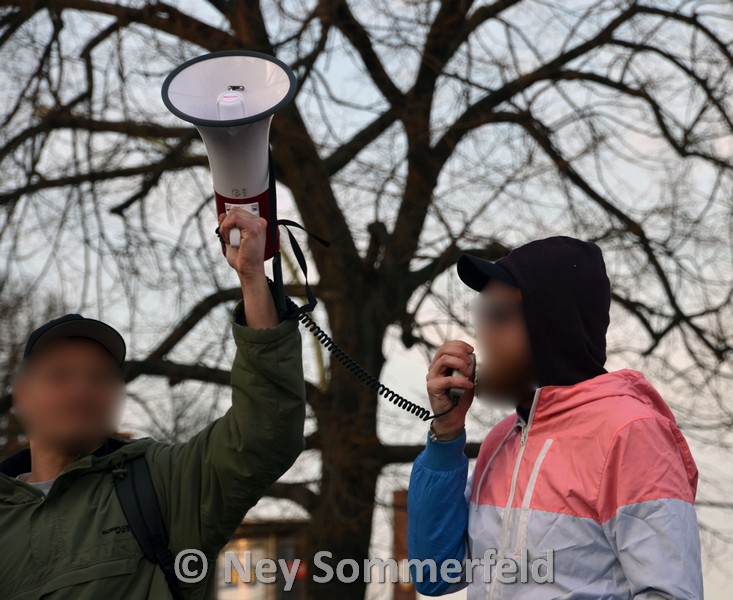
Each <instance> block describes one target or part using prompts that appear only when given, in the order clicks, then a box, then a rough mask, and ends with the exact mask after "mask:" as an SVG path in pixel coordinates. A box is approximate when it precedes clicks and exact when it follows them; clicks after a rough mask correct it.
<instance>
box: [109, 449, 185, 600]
mask: <svg viewBox="0 0 733 600" xmlns="http://www.w3.org/2000/svg"><path fill="white" fill-rule="evenodd" d="M125 471H126V472H125ZM115 489H116V491H117V497H118V498H119V500H120V504H121V505H122V512H123V513H124V514H125V518H126V519H127V523H128V524H129V525H130V529H132V533H133V535H134V536H135V539H136V540H137V543H138V544H139V545H140V549H141V550H142V552H143V555H144V556H145V558H147V559H148V560H149V561H151V562H152V563H157V564H159V565H160V568H161V569H162V571H163V574H164V575H165V579H166V581H167V582H168V587H169V588H170V591H171V594H172V595H173V598H174V599H175V600H183V594H182V593H181V589H180V587H179V582H178V578H177V577H176V573H175V569H174V562H175V558H174V557H173V553H172V552H171V551H170V548H169V547H168V533H167V532H166V529H165V524H164V523H163V518H162V517H161V515H160V507H159V506H158V497H157V496H156V495H155V489H154V488H153V480H152V479H151V477H150V470H149V469H148V463H147V462H145V456H144V455H142V456H138V457H136V458H133V459H132V460H129V461H127V462H125V464H124V465H123V468H122V469H121V470H120V471H116V472H115Z"/></svg>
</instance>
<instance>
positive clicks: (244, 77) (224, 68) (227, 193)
mask: <svg viewBox="0 0 733 600" xmlns="http://www.w3.org/2000/svg"><path fill="white" fill-rule="evenodd" d="M295 90H296V79H295V74H294V73H293V72H292V71H291V70H290V68H289V67H288V66H287V65H286V64H285V63H283V62H282V61H280V60H278V59H277V58H274V57H272V56H269V55H267V54H261V53H259V52H248V51H243V50H242V51H240V50H235V51H224V52H213V53H211V54H206V55H204V56H199V57H196V58H193V59H191V60H189V61H187V62H185V63H183V64H182V65H180V66H179V67H177V68H176V69H175V70H174V71H173V72H172V73H170V75H168V77H166V79H165V81H164V82H163V89H162V95H163V102H164V103H165V105H166V107H167V108H168V110H170V111H171V112H172V113H173V114H174V115H176V116H178V117H180V118H181V119H183V120H184V121H188V122H189V123H193V124H194V125H195V126H196V129H198V131H199V133H200V134H201V138H202V139H203V141H204V145H205V146H206V153H207V154H208V157H209V165H210V167H211V175H212V178H213V181H214V195H215V197H216V211H217V214H220V213H222V212H229V211H230V210H231V209H232V208H233V207H234V206H240V207H242V208H245V209H247V210H249V211H250V212H252V213H254V214H256V215H258V216H260V217H263V218H264V219H266V220H267V221H268V223H269V224H270V226H269V227H268V228H267V242H266V245H265V260H267V259H269V258H272V257H273V256H274V254H275V252H276V251H277V249H278V247H279V240H278V233H277V226H276V224H275V222H276V219H277V216H276V214H275V211H276V206H275V201H274V194H271V193H270V187H271V184H272V185H274V181H272V179H271V177H270V161H269V156H270V153H269V133H270V122H271V121H272V115H274V114H275V113H276V112H278V111H279V110H281V109H282V108H284V107H285V106H286V105H287V104H288V103H289V102H290V101H291V100H292V99H293V96H294V95H295ZM229 241H230V244H231V245H232V246H234V247H238V246H239V230H237V229H232V230H231V232H230V234H229Z"/></svg>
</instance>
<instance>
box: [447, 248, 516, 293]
mask: <svg viewBox="0 0 733 600" xmlns="http://www.w3.org/2000/svg"><path fill="white" fill-rule="evenodd" d="M458 277H460V278H461V281H463V283H465V284H466V285H467V286H468V287H470V288H471V289H474V290H476V291H477V292H480V291H481V290H482V289H484V286H485V285H486V284H487V283H488V282H489V280H490V279H498V280H500V281H503V282H504V283H507V284H509V285H512V286H514V287H519V284H518V283H517V280H516V279H514V277H513V276H512V274H511V273H510V272H509V271H507V270H506V269H505V268H504V267H502V266H500V265H497V264H496V263H492V262H491V261H488V260H484V259H483V258H478V257H477V256H472V255H470V254H464V255H462V256H461V257H460V258H459V259H458Z"/></svg>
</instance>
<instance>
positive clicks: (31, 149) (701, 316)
mask: <svg viewBox="0 0 733 600" xmlns="http://www.w3.org/2000/svg"><path fill="white" fill-rule="evenodd" d="M0 6H2V12H1V13H0V46H1V47H2V56H3V64H4V65H5V69H4V73H3V74H2V77H3V80H4V81H3V82H2V83H3V85H2V89H3V92H2V97H3V104H2V116H1V117H0V118H1V119H2V121H1V122H2V128H1V129H0V168H2V174H3V178H2V183H1V184H0V186H1V187H0V206H2V213H0V214H2V217H1V220H0V247H2V249H3V254H2V256H3V257H4V264H3V265H2V267H0V269H1V270H2V272H3V273H4V280H3V285H2V287H0V292H1V293H2V294H3V295H4V296H7V295H8V294H17V293H18V290H19V289H20V283H19V282H20V280H21V279H20V278H21V275H23V276H26V275H28V274H30V276H31V277H32V285H30V286H26V287H25V288H24V293H25V294H32V293H35V292H36V291H37V290H53V291H54V292H55V293H58V294H59V295H60V297H61V298H64V299H65V300H66V301H67V303H69V304H70V305H73V306H82V307H87V308H88V309H89V310H92V309H94V310H96V312H97V314H98V315H99V316H107V317H108V318H110V319H111V320H113V321H115V322H116V323H119V324H120V327H121V328H122V329H123V330H124V331H125V332H126V333H127V335H128V338H129V339H130V342H131V348H132V352H131V356H130V361H129V363H128V379H129V380H130V382H131V385H130V389H131V392H132V394H134V397H135V398H137V399H138V400H139V404H140V406H144V407H146V408H145V410H146V411H147V415H148V417H149V418H150V420H151V422H152V423H153V424H152V428H153V429H155V430H156V431H158V432H160V433H161V434H163V435H164V436H170V437H173V438H176V437H181V436H183V435H185V432H186V431H188V430H189V426H190V422H189V423H188V424H185V423H184V424H183V425H182V426H181V427H178V428H177V427H176V426H170V427H169V426H168V425H167V424H166V423H167V422H166V421H165V419H162V420H161V419H160V418H159V422H157V423H156V422H155V419H156V415H157V416H158V417H159V416H160V414H163V413H160V412H159V411H160V410H161V396H160V394H159V393H158V394H153V393H152V392H151V391H150V388H149V386H148V385H145V386H143V385H137V384H138V383H139V382H141V381H146V382H149V381H151V380H152V381H156V380H159V379H162V380H167V381H168V382H169V383H170V385H171V386H181V385H190V383H191V382H199V383H206V384H208V386H206V388H204V389H206V390H209V392H210V393H211V394H212V395H211V396H209V395H206V394H205V393H204V392H203V391H202V390H199V391H197V392H196V394H197V395H198V394H201V398H202V400H204V404H205V406H204V407H203V408H202V407H201V406H200V407H199V408H201V409H202V410H203V411H204V412H203V413H202V414H205V415H208V416H209V417H212V416H213V413H212V412H211V410H213V409H211V408H210V407H211V406H212V402H215V401H216V398H215V397H214V396H213V395H215V394H216V392H211V390H212V389H213V388H217V387H221V386H226V385H227V383H228V372H227V370H226V369H227V365H228V360H229V359H230V358H231V345H230V344H226V343H225V342H224V341H223V340H227V339H228V335H227V328H226V310H225V309H226V308H227V307H229V306H231V302H232V301H234V300H236V298H237V296H238V294H239V292H238V290H237V289H236V288H233V287H231V283H230V282H231V277H229V279H227V277H228V273H227V271H226V268H225V267H224V266H222V262H223V261H222V259H221V256H220V251H219V247H218V244H217V242H216V239H215V238H214V236H213V232H212V231H213V227H214V224H215V216H214V215H213V202H212V201H211V198H210V194H211V192H210V187H211V186H210V180H209V177H208V173H207V171H206V166H207V159H206V156H205V153H204V149H203V146H202V144H201V142H200V140H199V138H198V136H197V134H196V132H195V131H194V130H193V129H192V128H191V127H189V126H187V125H186V124H184V123H181V122H180V121H176V120H175V119H174V118H172V117H171V116H170V115H169V114H167V112H166V111H165V109H164V108H163V105H162V103H161V102H160V100H159V88H160V84H161V83H162V79H163V77H164V76H165V74H167V73H168V72H169V71H170V70H171V69H172V68H173V67H175V66H177V65H178V64H180V63H181V62H182V61H183V60H186V59H188V58H191V57H193V56H195V55H198V54H201V53H204V52H205V51H214V50H225V49H242V48H244V49H250V50H258V51H262V52H266V53H269V54H272V55H277V56H278V57H280V58H281V59H282V60H284V61H286V62H287V63H289V64H290V65H292V67H293V68H294V69H295V71H296V72H297V74H298V78H299V93H298V96H297V98H296V101H295V102H294V103H293V104H291V105H290V106H289V107H288V108H287V109H286V110H284V111H283V112H281V113H279V114H277V115H276V117H275V119H274V121H273V127H272V136H271V142H272V147H273V154H274V159H275V162H276V168H277V173H278V176H279V183H280V186H281V188H282V195H283V196H285V197H286V198H289V199H290V200H291V202H292V204H291V206H290V207H289V208H288V209H287V210H289V211H290V212H291V213H292V214H293V215H297V217H298V218H299V220H301V222H303V224H304V225H305V226H306V227H307V228H308V229H310V230H312V231H314V232H316V233H318V234H320V235H322V236H324V237H326V238H328V239H330V240H331V241H332V248H331V249H329V250H326V249H324V248H322V247H320V246H318V245H314V246H312V247H311V248H310V253H309V258H310V260H311V261H312V266H313V267H314V268H315V269H316V271H317V283H316V286H315V287H316V293H317V295H318V297H319V298H320V300H321V302H322V307H323V310H320V311H317V313H318V316H319V317H320V318H321V320H323V321H324V322H327V323H328V328H329V329H330V331H331V332H332V333H333V337H334V338H335V339H336V340H337V341H338V342H339V344H340V345H341V346H342V347H343V349H344V350H345V351H347V352H348V353H349V354H350V355H352V356H353V357H355V358H356V359H357V360H358V361H359V362H360V363H361V364H362V365H363V366H364V367H365V368H366V369H367V370H368V371H370V372H371V373H373V374H375V375H378V374H380V373H381V372H382V369H383V367H384V365H385V356H384V353H383V343H384V341H385V339H388V338H389V336H390V335H392V334H394V335H396V336H397V337H398V338H399V339H400V340H401V342H402V344H403V345H404V346H405V347H406V348H410V347H413V346H416V345H417V346H420V347H422V348H424V349H425V351H426V352H428V353H429V352H430V351H431V349H432V348H434V347H435V345H436V344H437V343H439V342H440V340H441V339H442V338H444V337H445V336H446V335H448V334H449V333H450V334H457V333H460V331H462V330H463V331H468V330H470V327H469V324H468V323H466V322H465V315H466V310H465V299H466V295H465V293H463V291H462V290H459V289H458V288H457V287H456V285H455V279H454V278H453V276H452V275H451V274H450V272H451V270H452V269H451V268H452V266H453V265H454V264H455V262H456V260H457V258H458V256H459V255H460V254H461V253H462V252H471V253H473V254H477V255H480V256H483V257H485V258H488V259H496V258H498V257H500V256H502V255H503V254H504V253H506V252H507V251H508V249H509V248H511V247H513V246H514V245H516V244H518V243H521V242H523V241H526V240H528V239H532V238H536V237H542V236H545V235H550V234H557V233H563V234H570V235H576V236H580V237H583V238H586V239H591V240H594V241H596V242H598V243H599V244H600V245H601V246H602V248H603V250H604V253H605V256H606V262H607V265H608V268H609V272H610V275H611V278H612V282H613V300H614V307H613V316H614V321H613V322H614V325H613V328H614V329H613V332H612V335H611V341H612V344H611V347H610V349H611V351H612V353H611V354H612V359H614V360H618V361H620V362H625V363H626V364H629V365H632V366H635V367H636V366H638V367H639V368H642V367H643V368H644V369H645V370H647V372H648V375H649V377H650V378H651V379H652V380H653V381H655V382H658V383H659V384H660V386H664V389H665V391H667V392H668V399H669V401H670V404H671V405H672V406H673V408H674V409H675V410H676V412H677V414H678V415H679V417H680V422H681V424H682V426H683V427H684V429H685V432H686V434H687V435H688V436H689V437H690V438H691V439H693V440H694V441H695V442H696V443H700V444H709V445H715V446H721V445H727V446H728V447H730V444H731V435H730V433H731V429H733V427H732V426H733V406H732V405H731V403H730V400H729V397H727V396H726V391H728V390H730V386H731V383H732V380H733V372H732V369H731V365H732V363H733V361H731V347H732V346H733V326H732V325H731V323H732V318H733V316H732V315H731V295H732V294H733V276H732V275H731V251H732V250H733V240H732V237H733V233H732V230H731V226H732V225H731V224H732V223H733V194H732V192H733V185H732V184H733V170H732V167H733V159H732V158H731V156H732V155H733V141H732V139H733V138H732V136H733V105H732V104H731V98H733V94H732V93H731V92H733V75H732V73H733V71H732V69H731V67H733V49H732V46H731V36H730V32H731V25H732V24H733V8H732V6H731V4H730V3H729V2H726V1H715V0H679V1H676V2H671V1H654V0H647V1H646V2H640V1H633V0H586V1H580V0H578V1H571V2H565V1H556V2H552V1H549V0H548V1H542V0H496V1H494V2H472V1H470V0H442V1H438V0H434V1H425V2H416V1H413V0H403V1H394V0H372V1H370V2H356V1H352V2H347V1H346V0H320V1H317V0H263V1H262V2H260V3H257V2H237V1H233V0H210V1H209V2H208V3H205V2H199V3H194V4H192V5H191V6H186V8H184V7H183V5H181V6H179V5H178V4H176V3H165V2H149V3H146V2H142V1H140V2H129V3H125V4H114V3H109V2H103V1H100V0H47V1H42V0H36V1H32V0H27V1H25V2H8V1H2V2H0ZM286 206H287V205H286ZM286 251H287V249H286ZM290 284H291V285H290V286H289V292H290V293H291V294H293V295H298V294H300V293H302V281H300V280H298V279H297V278H296V277H292V280H291V281H290ZM451 324H452V325H451ZM451 328H453V329H451ZM456 328H457V329H456ZM461 328H462V329H461ZM313 356H314V357H315V356H317V354H313ZM308 374H309V384H308V402H309V411H310V419H309V424H308V426H309V435H308V437H307V443H308V449H309V452H308V453H307V455H308V456H310V455H312V454H317V455H319V456H320V465H321V467H320V477H319V478H318V480H317V481H315V482H314V481H309V480H304V481H297V480H296V481H289V482H281V483H278V484H277V485H276V486H274V487H273V489H272V490H271V494H272V495H273V496H274V497H279V498H286V499H289V500H291V501H293V502H295V503H297V504H298V505H300V506H302V507H303V509H305V510H306V511H307V512H308V513H309V515H310V519H311V523H310V526H309V544H310V548H311V550H317V549H328V550H331V551H332V552H333V556H334V559H333V560H334V561H336V560H338V559H339V558H344V557H349V558H356V559H363V558H365V557H367V555H368V552H369V547H370V540H371V535H372V519H373V514H374V513H373V511H374V503H375V490H376V488H377V482H378V480H379V477H380V474H381V473H382V472H383V470H384V469H385V467H386V466H388V465H390V464H393V463H409V462H411V461H412V460H413V458H414V457H415V456H416V455H417V453H418V452H419V451H420V449H421V446H420V445H419V444H415V443H414V442H415V438H414V437H413V438H411V439H409V440H408V439H407V438H403V437H400V431H401V428H400V427H393V428H392V429H389V431H390V434H389V437H390V438H391V439H389V440H387V439H385V438H382V439H380V436H379V435H378V434H377V425H378V418H377V417H378V408H379V407H380V406H384V404H385V401H384V400H382V401H378V399H377V398H376V397H375V393H374V392H372V391H370V390H369V389H367V388H366V387H360V386H359V385H358V384H357V383H355V381H354V379H353V378H352V376H351V374H350V373H349V372H348V371H347V370H346V369H345V368H344V367H342V365H341V364H339V363H338V362H332V363H331V364H330V365H328V369H327V370H325V371H324V370H322V369H319V368H314V367H312V365H310V364H309V365H308ZM185 382H189V383H188V384H186V383H185ZM184 396H186V397H187V395H185V394H178V395H177V398H183V397H184ZM728 396H729V394H728ZM8 405H9V400H8V397H7V396H6V398H5V400H4V404H3V407H2V408H3V410H7V407H8ZM176 405H178V403H176ZM174 412H175V411H174ZM214 412H215V411H214ZM187 414H189V415H190V414H191V413H187ZM390 414H394V412H392V413H390ZM478 415H479V416H478V418H479V419H480V418H484V420H485V419H487V418H489V419H490V417H487V415H486V413H484V414H483V417H482V416H481V413H480V411H478ZM408 422H409V423H411V424H413V425H414V424H415V422H414V421H409V417H407V416H405V417H404V419H403V420H400V421H399V423H403V424H404V423H408ZM388 442H389V443H388ZM477 449H478V443H477V442H472V443H471V444H469V447H468V449H467V450H468V452H469V453H472V454H473V455H475V453H476V452H477ZM703 483H706V482H705V479H704V475H703ZM708 483H709V482H708ZM726 483H727V484H729V483H730V481H727V482H726ZM705 489H706V490H708V491H709V494H710V497H708V498H704V499H703V500H704V501H707V502H711V503H713V504H715V503H716V502H718V501H720V502H719V504H720V506H719V508H724V509H725V508H728V509H729V508H731V506H730V504H729V503H728V502H727V501H723V500H724V499H723V498H719V497H713V496H714V494H715V489H714V488H713V487H712V486H710V487H708V488H705ZM709 529H711V530H712V531H713V532H715V530H716V528H715V527H709ZM311 595H312V596H313V597H318V598H361V597H363V595H364V588H363V585H361V584H359V583H357V584H351V585H348V586H346V585H343V584H339V583H338V582H336V581H334V582H333V583H332V584H329V585H324V584H321V585H318V586H317V589H316V588H314V589H313V590H312V594H311Z"/></svg>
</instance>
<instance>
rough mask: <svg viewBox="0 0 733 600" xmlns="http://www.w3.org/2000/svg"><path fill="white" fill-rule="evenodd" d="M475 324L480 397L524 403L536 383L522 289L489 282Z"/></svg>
mask: <svg viewBox="0 0 733 600" xmlns="http://www.w3.org/2000/svg"><path fill="white" fill-rule="evenodd" d="M474 323H475V326H476V340H477V342H478V348H479V352H480V356H481V364H480V366H479V372H478V393H479V397H480V398H481V399H486V400H491V401H498V402H501V403H507V404H511V405H513V406H514V405H516V404H517V403H518V402H521V401H523V400H525V399H526V397H527V395H528V394H530V393H532V391H533V390H534V387H535V385H536V384H535V381H534V380H535V378H534V369H533V365H532V349H531V346H530V341H529V336H528V334H527V327H526V323H525V320H524V312H523V310H522V293H521V292H520V290H519V289H518V288H515V287H513V286H511V285H508V284H506V283H504V282H503V281H499V280H496V279H491V280H489V283H488V284H487V285H486V286H485V287H484V289H483V290H482V291H481V293H480V294H479V296H478V298H477V299H476V304H475V305H474Z"/></svg>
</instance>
